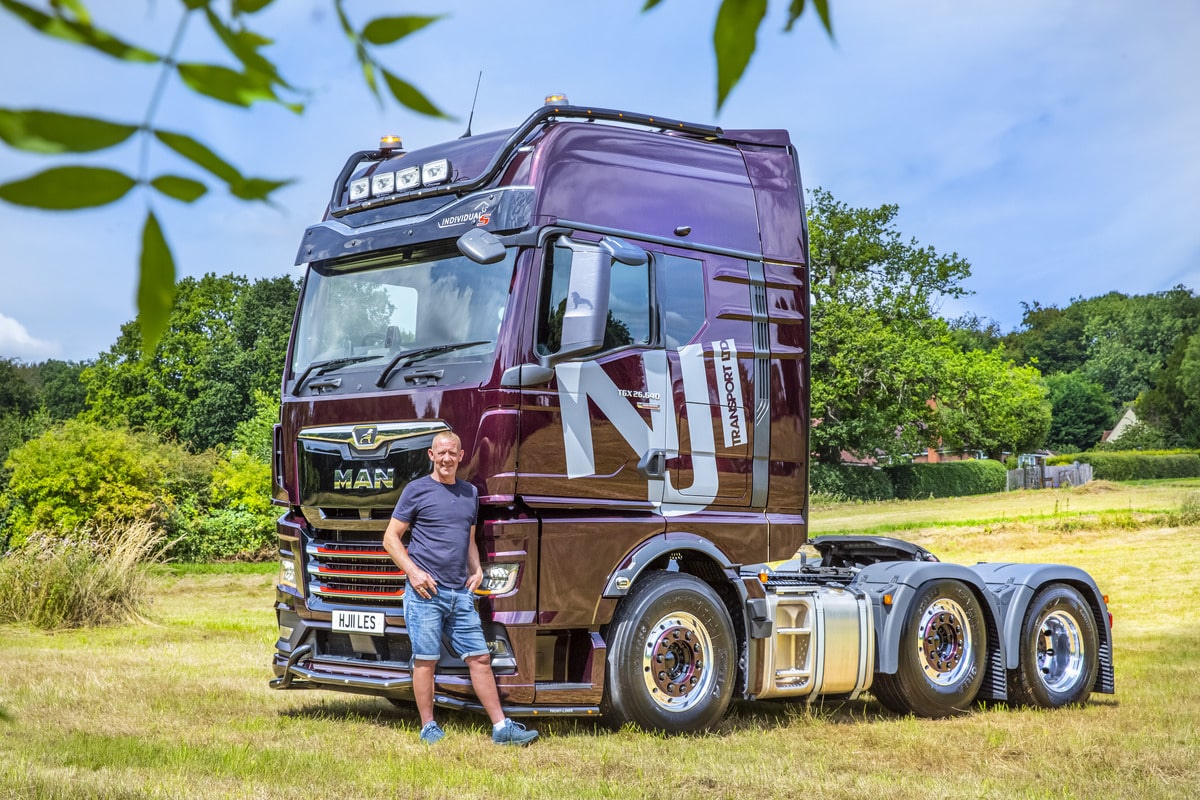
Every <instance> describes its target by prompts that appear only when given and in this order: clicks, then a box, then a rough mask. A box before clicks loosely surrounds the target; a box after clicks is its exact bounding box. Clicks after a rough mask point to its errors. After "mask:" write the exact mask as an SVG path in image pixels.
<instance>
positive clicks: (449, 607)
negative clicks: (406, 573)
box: [404, 586, 488, 661]
mask: <svg viewBox="0 0 1200 800" xmlns="http://www.w3.org/2000/svg"><path fill="white" fill-rule="evenodd" d="M404 624H405V625H406V626H407V627H408V638H409V640H410V641H411V642H412V653H413V654H412V657H413V658H414V659H416V660H418V661H437V660H438V659H439V658H440V657H441V655H442V637H443V636H444V637H446V639H448V640H449V642H450V649H451V650H453V651H454V652H455V653H456V654H457V655H458V657H459V658H470V657H472V656H482V655H486V654H487V652H488V646H487V641H485V640H484V638H483V624H482V623H481V622H480V620H479V612H478V611H476V610H475V594H474V592H472V591H470V590H469V589H465V588H464V589H445V588H442V587H440V586H439V587H438V590H437V594H435V595H433V596H432V597H430V598H429V599H425V598H423V597H419V596H417V593H416V592H406V593H405V595H404Z"/></svg>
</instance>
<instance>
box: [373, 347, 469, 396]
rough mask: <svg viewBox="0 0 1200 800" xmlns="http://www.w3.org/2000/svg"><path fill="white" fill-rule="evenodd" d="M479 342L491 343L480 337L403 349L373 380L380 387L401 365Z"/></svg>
mask: <svg viewBox="0 0 1200 800" xmlns="http://www.w3.org/2000/svg"><path fill="white" fill-rule="evenodd" d="M481 344H491V340H489V339H482V340H480V341H478V342H455V343H453V344H439V345H434V346H433V347H421V348H418V349H416V350H405V351H404V352H403V353H397V354H396V355H395V356H394V357H393V358H392V360H391V361H389V362H388V363H387V366H386V367H384V368H383V372H380V373H379V377H378V378H377V379H376V380H375V385H376V386H378V387H379V388H380V389H382V388H383V387H384V386H386V385H387V382H388V378H390V377H392V373H393V372H395V371H396V370H397V369H399V368H401V367H407V366H408V365H409V364H412V363H414V362H417V361H422V360H424V359H426V358H429V357H430V356H436V355H437V354H438V353H449V352H450V351H451V350H465V349H467V348H468V347H475V346H476V345H481Z"/></svg>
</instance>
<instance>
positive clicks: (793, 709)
mask: <svg viewBox="0 0 1200 800" xmlns="http://www.w3.org/2000/svg"><path fill="white" fill-rule="evenodd" d="M280 714H281V715H282V716H286V717H292V718H299V719H314V720H345V721H348V722H364V721H365V722H373V723H375V724H378V725H381V726H386V727H390V728H395V729H397V730H402V731H403V730H408V731H411V732H412V733H413V734H414V735H415V734H416V733H417V732H418V731H419V730H420V728H421V724H420V717H419V716H418V714H417V708H416V706H415V705H413V704H412V703H409V702H406V701H402V700H400V701H395V702H393V701H389V700H387V699H385V698H373V697H365V696H364V697H359V696H354V695H349V696H345V697H333V698H332V699H322V700H320V701H318V702H312V703H306V704H305V705H302V706H299V707H297V708H293V709H289V710H286V711H281V712H280ZM895 718H896V717H895V715H894V714H891V713H890V712H888V711H886V710H885V709H884V708H883V707H882V706H880V705H879V704H878V703H876V702H874V701H873V700H870V699H858V700H846V699H836V698H825V699H818V700H815V701H813V702H812V703H807V702H805V701H804V700H794V701H778V700H765V701H756V702H735V703H733V704H732V706H731V707H730V711H729V713H728V714H727V715H726V716H725V718H724V719H722V720H721V721H720V722H719V723H717V724H716V725H715V726H713V727H712V728H711V729H709V730H708V731H704V732H701V733H700V734H698V735H704V736H712V735H716V736H728V735H733V734H737V733H743V732H750V731H764V730H777V729H782V728H791V727H795V726H797V725H801V726H803V725H813V724H823V725H864V724H871V722H873V721H878V720H880V719H895ZM437 719H438V723H439V724H440V725H441V726H442V727H443V728H445V729H446V730H447V731H449V730H453V729H457V730H460V731H464V732H465V731H472V732H476V733H480V734H483V733H486V732H487V731H488V730H489V729H490V727H491V724H490V723H489V722H488V719H487V717H486V716H485V715H483V714H482V713H473V712H469V711H455V710H451V709H445V708H438V709H437ZM518 719H519V720H520V721H521V722H522V723H524V724H525V725H527V726H529V727H531V728H537V729H538V730H539V731H541V732H542V733H543V734H544V735H551V736H559V737H596V736H607V735H612V734H614V733H615V731H614V729H613V728H612V727H610V726H609V725H607V724H606V723H605V722H604V721H603V720H602V719H600V718H599V717H553V716H546V717H528V716H526V717H519V718H518ZM622 730H627V731H632V732H644V733H648V734H650V735H653V736H670V735H672V734H667V733H663V732H661V731H642V730H641V729H640V728H639V727H638V726H636V725H627V726H625V727H624V728H622ZM685 735H686V734H685Z"/></svg>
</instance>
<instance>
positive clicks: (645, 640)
mask: <svg viewBox="0 0 1200 800" xmlns="http://www.w3.org/2000/svg"><path fill="white" fill-rule="evenodd" d="M736 664H737V641H736V639H735V637H734V632H733V623H732V621H731V620H730V618H729V612H728V611H726V609H725V605H724V604H723V603H722V602H721V598H720V597H718V596H717V593H716V592H715V591H714V590H713V589H712V587H710V586H709V585H708V584H706V583H704V582H703V581H701V580H700V579H699V578H696V577H694V576H692V575H686V574H682V573H676V572H651V573H648V574H646V575H645V576H643V577H642V578H641V579H640V580H639V581H638V582H637V583H636V584H635V585H634V587H633V590H632V591H631V592H630V593H629V594H628V595H627V596H626V597H625V599H624V600H622V601H621V604H620V605H619V606H618V607H617V612H616V614H615V615H614V617H613V621H612V624H611V625H610V626H609V629H608V660H607V665H606V673H605V681H604V698H603V701H602V703H601V711H602V712H603V714H604V717H605V720H606V721H607V722H608V723H609V724H610V725H613V726H614V727H619V726H621V725H623V724H625V723H627V722H633V723H636V724H637V725H640V726H641V727H643V728H646V729H656V730H663V731H669V732H684V731H697V730H703V729H704V728H707V727H709V726H711V725H713V724H714V723H716V722H717V721H719V720H720V719H721V718H722V717H723V716H724V715H725V712H726V710H728V708H729V702H730V699H731V697H732V695H733V683H734V677H735V670H736Z"/></svg>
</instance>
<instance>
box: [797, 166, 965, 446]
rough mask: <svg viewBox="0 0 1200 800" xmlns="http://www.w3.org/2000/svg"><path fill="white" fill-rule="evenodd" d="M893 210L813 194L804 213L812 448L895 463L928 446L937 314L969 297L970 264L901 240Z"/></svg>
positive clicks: (943, 332)
mask: <svg viewBox="0 0 1200 800" xmlns="http://www.w3.org/2000/svg"><path fill="white" fill-rule="evenodd" d="M898 210H899V209H898V208H897V207H896V206H894V205H884V206H880V207H878V208H852V207H850V206H848V205H846V204H845V203H841V202H839V201H837V200H836V199H834V197H833V196H832V195H831V194H830V193H829V192H827V191H825V190H822V189H816V190H814V191H813V192H812V196H811V202H810V203H809V205H808V222H809V237H810V246H809V249H810V253H811V260H812V294H813V308H812V373H813V383H812V415H813V420H814V427H813V430H812V442H811V443H812V447H813V450H814V452H815V453H816V454H817V457H818V460H819V461H821V462H823V463H827V464H832V463H837V462H838V461H839V460H840V457H841V453H842V451H848V452H851V453H854V454H856V455H859V456H865V457H875V456H879V455H885V456H886V455H900V454H903V453H911V452H913V451H914V450H917V449H919V448H920V447H922V446H924V445H926V444H928V443H931V442H932V441H933V437H934V430H933V422H934V418H933V412H932V410H931V408H930V406H929V400H930V399H931V398H932V397H934V395H935V394H936V393H937V381H938V377H939V374H940V363H941V361H942V358H943V355H942V352H941V348H949V347H951V340H950V338H949V328H948V326H947V324H946V322H945V321H943V320H941V319H940V318H938V317H937V316H936V315H935V314H934V313H933V306H934V303H935V302H936V301H937V300H939V299H940V298H943V297H958V296H961V295H962V294H964V293H965V290H964V289H962V287H961V286H960V285H959V282H960V281H961V280H963V279H964V278H966V277H967V276H968V275H969V274H970V265H969V264H968V263H967V262H966V261H965V260H963V259H961V258H959V257H958V255H957V254H950V255H941V254H939V253H937V252H936V251H935V250H934V249H933V248H932V247H921V246H920V245H919V244H918V243H917V242H916V240H905V239H904V238H903V237H902V236H901V234H900V232H899V230H897V228H896V225H895V218H896V214H897V213H898Z"/></svg>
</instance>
